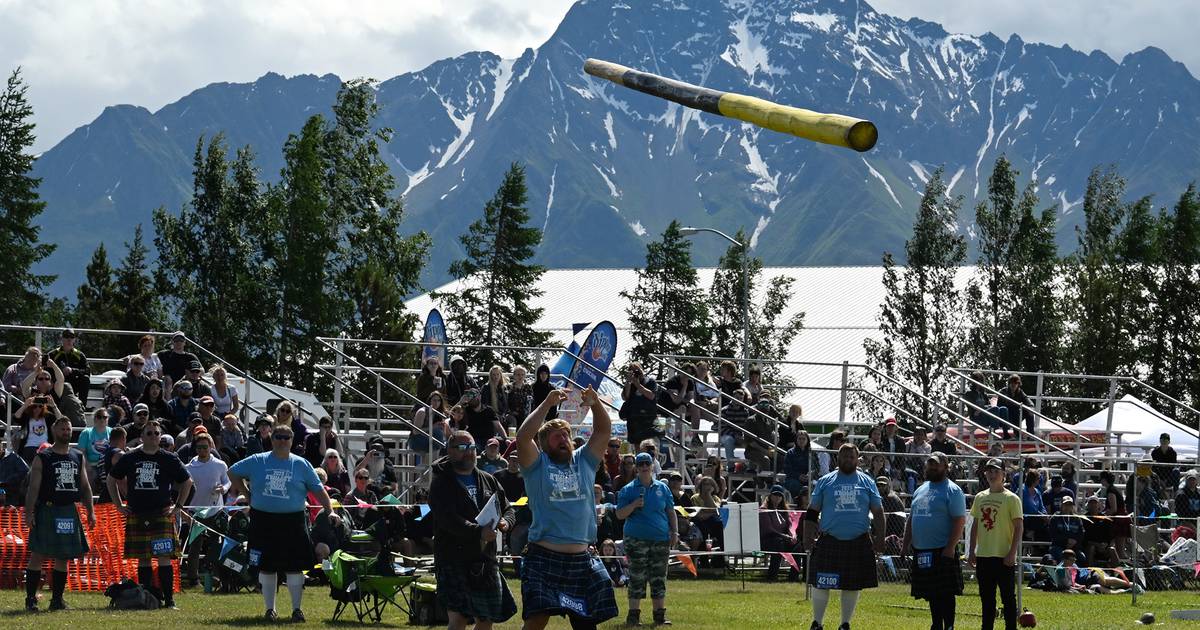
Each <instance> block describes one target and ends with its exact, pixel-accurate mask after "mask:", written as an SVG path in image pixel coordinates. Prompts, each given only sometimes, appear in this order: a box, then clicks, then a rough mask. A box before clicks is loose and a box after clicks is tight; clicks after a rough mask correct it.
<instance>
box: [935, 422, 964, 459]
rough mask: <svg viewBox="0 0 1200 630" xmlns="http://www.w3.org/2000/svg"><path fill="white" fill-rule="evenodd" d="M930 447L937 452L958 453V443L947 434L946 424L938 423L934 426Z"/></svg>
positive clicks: (950, 454)
mask: <svg viewBox="0 0 1200 630" xmlns="http://www.w3.org/2000/svg"><path fill="white" fill-rule="evenodd" d="M929 449H930V450H931V451H933V452H935V453H945V454H946V455H948V456H954V455H958V445H957V444H955V443H954V441H953V440H951V439H950V438H949V437H948V436H947V435H946V425H944V424H936V425H934V427H933V439H932V440H930V441H929Z"/></svg>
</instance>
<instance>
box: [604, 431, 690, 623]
mask: <svg viewBox="0 0 1200 630" xmlns="http://www.w3.org/2000/svg"><path fill="white" fill-rule="evenodd" d="M635 466H636V468H637V478H636V479H634V480H633V481H630V482H629V483H628V484H626V485H625V487H624V488H621V490H620V492H619V493H618V495H617V518H619V519H623V520H624V521H625V555H626V556H628V557H629V614H628V617H627V618H626V620H625V625H628V626H640V625H642V624H641V619H640V617H641V612H642V611H641V600H643V599H645V598H646V583H647V582H649V583H650V600H651V602H652V603H653V604H654V625H656V626H669V625H671V622H670V621H667V609H666V597H667V560H668V558H669V557H670V555H671V549H672V548H674V547H676V546H677V545H678V544H679V529H678V526H677V524H676V522H675V500H674V498H673V497H672V496H671V489H670V488H669V487H667V484H665V483H663V482H661V481H658V480H656V479H655V478H654V457H653V456H652V455H650V454H649V453H638V455H637V457H636V458H635Z"/></svg>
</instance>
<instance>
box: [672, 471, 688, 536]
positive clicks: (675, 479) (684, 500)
mask: <svg viewBox="0 0 1200 630" xmlns="http://www.w3.org/2000/svg"><path fill="white" fill-rule="evenodd" d="M667 487H668V488H670V489H671V498H672V499H674V500H675V505H676V506H682V505H691V504H692V494H693V492H692V491H691V490H688V489H686V488H684V487H683V475H682V474H681V473H680V472H679V471H678V470H672V471H671V472H669V473H667ZM679 536H680V538H682V537H683V534H682V533H680V534H679Z"/></svg>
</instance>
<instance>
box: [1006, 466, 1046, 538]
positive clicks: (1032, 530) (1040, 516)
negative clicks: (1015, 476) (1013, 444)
mask: <svg viewBox="0 0 1200 630" xmlns="http://www.w3.org/2000/svg"><path fill="white" fill-rule="evenodd" d="M1037 481H1038V473H1037V471H1036V470H1027V471H1025V485H1024V486H1022V487H1021V488H1020V489H1021V492H1020V496H1021V510H1022V513H1023V514H1024V516H1025V539H1026V540H1037V541H1043V542H1044V541H1046V540H1047V536H1046V534H1047V532H1048V530H1049V523H1048V522H1047V519H1046V517H1047V514H1046V505H1045V504H1044V503H1042V493H1041V491H1040V490H1038V487H1037ZM1014 489H1015V488H1014Z"/></svg>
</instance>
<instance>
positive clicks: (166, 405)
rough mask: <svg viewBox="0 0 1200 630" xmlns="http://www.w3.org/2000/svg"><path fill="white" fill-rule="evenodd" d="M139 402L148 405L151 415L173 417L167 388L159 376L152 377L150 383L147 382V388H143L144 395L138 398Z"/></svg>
mask: <svg viewBox="0 0 1200 630" xmlns="http://www.w3.org/2000/svg"><path fill="white" fill-rule="evenodd" d="M137 403H138V404H142V405H146V408H147V409H149V410H150V416H151V417H154V418H170V417H171V405H170V401H169V399H168V398H167V397H166V390H165V389H163V383H162V381H160V380H158V379H157V378H152V379H150V382H149V383H146V389H143V390H142V396H141V398H138V400H137Z"/></svg>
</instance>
